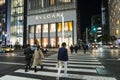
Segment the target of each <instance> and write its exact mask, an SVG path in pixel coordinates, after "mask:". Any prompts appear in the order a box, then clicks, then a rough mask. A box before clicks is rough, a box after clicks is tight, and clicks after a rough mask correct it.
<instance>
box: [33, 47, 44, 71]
mask: <svg viewBox="0 0 120 80" xmlns="http://www.w3.org/2000/svg"><path fill="white" fill-rule="evenodd" d="M43 58H44V55H43V53H42V51H41V50H40V46H37V49H36V50H35V51H34V54H33V66H34V71H35V72H37V66H39V65H40V66H41V69H43V64H42V59H43Z"/></svg>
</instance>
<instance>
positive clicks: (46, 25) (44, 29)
mask: <svg viewBox="0 0 120 80" xmlns="http://www.w3.org/2000/svg"><path fill="white" fill-rule="evenodd" d="M43 32H48V24H44V25H43Z"/></svg>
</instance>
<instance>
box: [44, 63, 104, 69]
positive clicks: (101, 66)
mask: <svg viewBox="0 0 120 80" xmlns="http://www.w3.org/2000/svg"><path fill="white" fill-rule="evenodd" d="M43 65H49V66H55V65H56V63H52V64H51V63H47V62H45V63H43ZM69 66H70V67H85V68H96V67H100V68H104V66H103V65H87V64H86V65H83V64H81V65H80V64H69V63H68V67H69Z"/></svg>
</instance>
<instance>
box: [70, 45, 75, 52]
mask: <svg viewBox="0 0 120 80" xmlns="http://www.w3.org/2000/svg"><path fill="white" fill-rule="evenodd" d="M73 51H74V47H73V45H71V46H70V52H71V54H73Z"/></svg>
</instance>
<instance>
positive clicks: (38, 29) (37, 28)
mask: <svg viewBox="0 0 120 80" xmlns="http://www.w3.org/2000/svg"><path fill="white" fill-rule="evenodd" d="M40 32H41V25H37V26H36V33H40Z"/></svg>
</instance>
